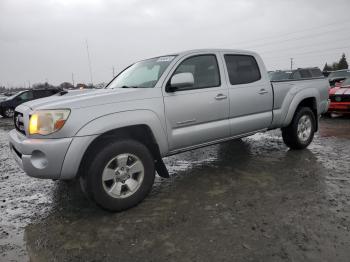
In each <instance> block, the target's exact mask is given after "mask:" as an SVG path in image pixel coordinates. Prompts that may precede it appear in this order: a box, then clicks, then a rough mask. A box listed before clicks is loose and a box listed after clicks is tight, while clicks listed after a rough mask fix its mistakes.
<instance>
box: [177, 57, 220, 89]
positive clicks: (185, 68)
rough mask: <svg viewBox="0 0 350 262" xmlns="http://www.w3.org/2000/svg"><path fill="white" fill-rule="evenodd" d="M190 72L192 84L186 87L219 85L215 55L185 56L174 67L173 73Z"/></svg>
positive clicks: (196, 87) (197, 87)
mask: <svg viewBox="0 0 350 262" xmlns="http://www.w3.org/2000/svg"><path fill="white" fill-rule="evenodd" d="M179 73H192V75H193V78H194V85H193V86H191V87H189V88H183V89H181V90H186V89H199V88H208V87H217V86H220V72H219V66H218V62H217V60H216V56H215V55H198V56H192V57H190V58H187V59H186V60H184V61H182V62H181V64H180V65H179V66H178V67H177V68H176V70H175V72H174V75H176V74H179Z"/></svg>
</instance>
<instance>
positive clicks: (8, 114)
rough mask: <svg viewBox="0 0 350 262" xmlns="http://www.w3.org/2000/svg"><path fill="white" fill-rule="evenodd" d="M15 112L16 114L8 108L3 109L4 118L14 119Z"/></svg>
mask: <svg viewBox="0 0 350 262" xmlns="http://www.w3.org/2000/svg"><path fill="white" fill-rule="evenodd" d="M14 112H15V111H14V110H13V109H12V108H10V107H7V108H4V109H3V114H2V116H3V117H5V118H11V117H13V115H14Z"/></svg>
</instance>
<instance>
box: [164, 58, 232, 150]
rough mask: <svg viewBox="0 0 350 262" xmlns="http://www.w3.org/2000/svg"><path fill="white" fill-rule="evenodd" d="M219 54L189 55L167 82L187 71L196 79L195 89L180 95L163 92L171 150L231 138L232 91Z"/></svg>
mask: <svg viewBox="0 0 350 262" xmlns="http://www.w3.org/2000/svg"><path fill="white" fill-rule="evenodd" d="M218 55H219V54H218V53H215V52H213V53H205V54H202V53H201V54H196V55H193V54H192V55H187V56H185V57H184V58H182V59H181V60H180V61H178V62H177V64H176V65H175V69H174V70H173V72H172V73H171V74H170V75H169V77H168V79H167V80H166V83H169V81H170V78H171V77H172V76H173V75H175V74H178V73H187V72H189V73H192V74H193V77H194V86H192V87H189V88H184V89H181V90H178V91H176V92H167V91H166V90H165V87H164V89H163V95H164V106H165V116H166V123H167V133H168V142H169V149H170V151H177V150H180V149H184V148H189V147H194V146H196V145H201V144H205V143H208V142H211V141H215V140H218V139H222V138H226V137H229V135H230V132H229V122H228V115H229V100H228V89H227V86H226V85H225V81H224V77H225V76H224V74H223V73H222V72H223V70H222V69H223V64H222V61H221V60H220V59H218ZM220 69H221V70H220Z"/></svg>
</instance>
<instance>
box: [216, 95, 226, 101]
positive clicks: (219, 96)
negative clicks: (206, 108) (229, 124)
mask: <svg viewBox="0 0 350 262" xmlns="http://www.w3.org/2000/svg"><path fill="white" fill-rule="evenodd" d="M226 98H227V96H225V95H224V94H217V96H216V97H215V99H216V100H223V99H226Z"/></svg>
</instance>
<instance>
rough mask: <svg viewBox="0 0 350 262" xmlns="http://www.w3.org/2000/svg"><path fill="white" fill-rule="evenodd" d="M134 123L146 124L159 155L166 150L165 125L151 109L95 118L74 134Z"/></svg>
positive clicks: (87, 134)
mask: <svg viewBox="0 0 350 262" xmlns="http://www.w3.org/2000/svg"><path fill="white" fill-rule="evenodd" d="M134 125H146V126H148V127H149V128H150V130H151V131H152V133H153V135H154V137H155V139H156V141H157V143H158V147H159V150H160V153H161V155H165V154H166V153H167V152H168V141H167V135H166V131H165V127H164V125H163V124H162V122H161V120H160V119H159V117H158V115H157V114H156V113H154V112H153V111H151V110H133V111H123V112H117V113H111V114H108V115H104V116H101V117H98V118H95V119H93V120H91V121H90V122H88V123H87V124H85V125H84V126H83V127H82V128H80V129H79V130H78V132H77V133H76V134H75V136H77V137H80V136H94V135H100V134H103V133H106V132H108V131H111V130H114V129H117V128H122V127H128V126H134Z"/></svg>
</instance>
